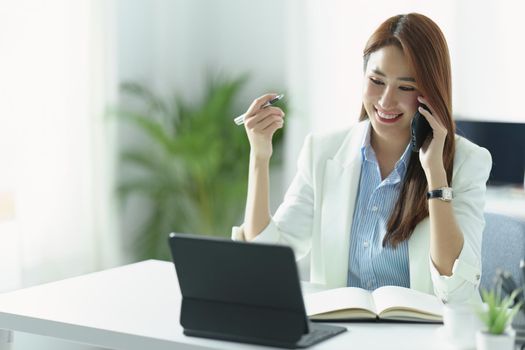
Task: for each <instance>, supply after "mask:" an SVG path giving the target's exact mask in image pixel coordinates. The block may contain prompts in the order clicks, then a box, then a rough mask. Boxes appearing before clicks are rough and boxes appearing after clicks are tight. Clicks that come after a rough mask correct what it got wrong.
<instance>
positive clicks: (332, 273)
mask: <svg viewBox="0 0 525 350" xmlns="http://www.w3.org/2000/svg"><path fill="white" fill-rule="evenodd" d="M367 123H368V121H365V122H360V123H357V124H355V125H354V126H352V127H351V128H349V129H346V130H344V131H339V132H336V133H330V134H325V135H308V136H307V137H306V140H305V143H304V145H303V148H302V150H301V153H300V156H299V160H298V171H297V174H296V175H295V177H294V179H293V181H292V183H291V185H290V188H289V189H288V191H287V192H286V195H285V197H284V201H283V203H282V204H281V205H280V207H279V208H278V210H277V211H276V213H275V215H274V216H273V217H272V218H271V221H270V223H269V225H268V226H267V227H266V228H265V229H264V230H263V231H262V232H261V233H260V234H259V235H258V236H257V237H256V238H255V239H254V240H253V242H264V243H281V244H285V245H289V246H291V247H292V248H293V250H294V252H295V256H296V258H297V259H300V258H302V257H304V256H305V255H306V254H307V253H308V252H310V253H311V256H310V259H311V261H310V280H311V282H313V283H320V284H324V285H325V286H326V287H328V288H337V287H345V286H346V285H347V276H348V258H349V246H350V236H351V232H350V228H351V227H352V218H353V213H354V207H355V203H356V195H357V192H358V186H359V177H360V172H361V162H362V159H361V152H360V149H361V144H362V140H363V137H364V133H365V132H366V130H367ZM491 167H492V159H491V156H490V153H489V152H488V151H487V150H486V149H484V148H481V147H479V146H477V145H475V144H473V143H472V142H470V141H468V140H466V139H465V138H462V137H460V136H456V154H455V158H454V170H453V176H452V188H453V189H454V199H453V201H452V205H453V210H454V215H455V217H456V220H457V223H458V225H459V227H460V229H461V232H462V233H463V236H464V245H463V248H462V250H461V253H460V255H459V257H458V258H457V259H456V261H455V263H454V266H453V269H452V272H453V274H452V275H451V276H440V275H439V273H438V271H437V270H436V268H435V267H434V265H433V263H432V261H431V260H430V221H429V218H428V217H427V218H426V219H424V220H423V221H421V222H420V223H419V224H418V225H417V226H416V227H415V229H414V232H413V233H412V235H411V237H410V239H409V241H408V252H409V271H410V287H411V288H412V289H416V290H419V291H422V292H425V293H430V294H432V293H433V294H435V295H436V296H438V297H439V298H441V299H442V300H443V301H444V302H453V301H457V302H461V301H468V300H470V301H474V302H477V301H479V300H480V297H479V293H478V291H477V290H478V285H479V281H480V277H481V236H482V231H483V228H484V226H485V220H484V217H483V211H484V206H485V191H486V186H485V184H486V182H487V179H488V176H489V172H490V169H491ZM232 238H233V239H235V240H243V239H244V235H243V229H242V226H241V227H234V228H233V230H232Z"/></svg>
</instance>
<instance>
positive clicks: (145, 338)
mask: <svg viewBox="0 0 525 350" xmlns="http://www.w3.org/2000/svg"><path fill="white" fill-rule="evenodd" d="M180 301H181V295H180V290H179V287H178V283H177V278H176V274H175V269H174V267H173V264H171V263H169V262H163V261H157V260H148V261H143V262H140V263H136V264H132V265H127V266H122V267H118V268H114V269H110V270H106V271H102V272H97V273H93V274H88V275H84V276H80V277H75V278H70V279H66V280H63V281H58V282H53V283H49V284H44V285H40V286H36V287H31V288H27V289H21V290H18V291H14V292H10V293H6V294H1V295H0V329H6V330H13V331H21V332H28V333H33V334H38V335H44V336H51V337H55V338H60V339H64V340H69V341H73V342H79V343H85V344H90V345H94V346H99V347H104V348H110V349H128V350H134V349H137V350H138V349H140V350H144V349H159V350H161V349H169V350H173V349H188V350H189V349H224V350H226V349H228V350H230V349H233V350H235V349H261V350H262V349H266V350H267V349H270V348H269V347H264V346H254V345H247V344H240V343H233V342H227V341H218V340H210V339H200V338H193V337H187V336H185V335H184V334H183V333H182V327H181V326H180V324H179V309H180ZM344 325H345V326H347V327H348V329H349V331H348V332H345V333H344V334H342V335H338V336H336V337H334V338H332V339H329V340H327V341H324V342H322V343H319V344H317V345H315V346H313V347H311V349H403V350H407V349H445V348H446V345H445V344H443V343H442V341H441V340H440V337H438V336H437V332H436V330H437V329H438V327H440V326H439V325H425V324H400V323H346V324H344ZM15 342H16V336H15Z"/></svg>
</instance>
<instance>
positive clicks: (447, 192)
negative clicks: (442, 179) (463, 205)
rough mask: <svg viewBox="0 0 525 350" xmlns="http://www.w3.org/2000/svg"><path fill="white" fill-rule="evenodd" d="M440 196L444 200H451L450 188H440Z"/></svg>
mask: <svg viewBox="0 0 525 350" xmlns="http://www.w3.org/2000/svg"><path fill="white" fill-rule="evenodd" d="M442 191H443V192H442V198H443V200H444V201H451V200H452V189H451V188H448V187H445V188H443V189H442Z"/></svg>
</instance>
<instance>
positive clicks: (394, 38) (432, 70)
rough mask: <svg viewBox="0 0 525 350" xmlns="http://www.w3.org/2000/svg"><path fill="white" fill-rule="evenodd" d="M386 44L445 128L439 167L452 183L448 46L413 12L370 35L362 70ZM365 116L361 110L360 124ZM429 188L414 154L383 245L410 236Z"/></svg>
mask: <svg viewBox="0 0 525 350" xmlns="http://www.w3.org/2000/svg"><path fill="white" fill-rule="evenodd" d="M388 45H395V46H397V47H398V48H400V49H401V50H402V51H403V53H404V54H405V57H406V58H407V59H408V61H409V64H411V65H412V67H413V68H414V71H415V74H416V76H415V78H416V82H417V85H418V90H419V92H420V93H421V94H422V95H423V96H425V98H426V100H427V101H428V102H429V103H430V105H432V107H433V108H434V111H435V115H434V116H435V117H437V118H439V120H440V121H441V123H442V124H443V125H444V126H445V127H446V128H447V138H446V140H445V147H444V150H443V164H444V166H445V170H446V173H447V180H448V183H449V186H450V185H451V184H452V167H453V162H454V151H455V144H454V134H455V124H454V121H453V120H452V86H451V75H450V71H451V69H450V57H449V52H448V47H447V42H446V40H445V37H444V36H443V33H442V32H441V30H440V29H439V27H438V26H437V24H436V23H434V22H433V21H432V20H431V19H430V18H428V17H426V16H423V15H421V14H418V13H409V14H407V15H398V16H394V17H391V18H389V19H387V20H386V21H385V22H383V23H382V24H381V25H380V26H379V28H377V30H376V31H375V32H374V33H373V34H372V36H371V37H370V39H368V42H367V43H366V46H365V49H364V51H363V63H364V69H365V70H366V66H367V63H368V59H369V57H370V55H371V54H372V53H373V52H375V51H377V50H379V49H381V48H383V47H385V46H388ZM367 118H368V115H367V113H366V110H365V108H364V106H362V107H361V115H360V117H359V120H360V121H362V120H365V119H367ZM427 191H428V184H427V179H426V176H425V173H424V171H423V168H422V167H421V163H420V161H419V154H418V153H412V155H411V157H410V161H409V164H408V168H407V172H406V174H405V180H404V182H403V185H402V188H401V193H400V195H399V198H398V200H397V203H396V205H395V207H394V210H393V212H392V214H391V216H390V219H389V220H388V224H387V233H386V235H385V238H384V239H383V246H385V245H387V244H390V245H392V246H394V247H395V246H397V245H398V244H399V243H401V242H403V241H404V240H406V239H408V238H410V236H411V235H412V232H413V231H414V228H415V227H416V225H417V224H419V223H420V222H421V221H422V220H423V219H425V218H426V217H427V216H428V203H427V199H426V192H427Z"/></svg>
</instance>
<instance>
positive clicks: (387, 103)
mask: <svg viewBox="0 0 525 350" xmlns="http://www.w3.org/2000/svg"><path fill="white" fill-rule="evenodd" d="M378 103H379V106H380V107H381V108H384V109H386V110H388V109H389V108H391V107H393V106H395V95H394V89H393V88H391V87H388V86H387V87H386V88H385V89H384V90H383V94H382V95H381V98H380V99H379V101H378Z"/></svg>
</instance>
